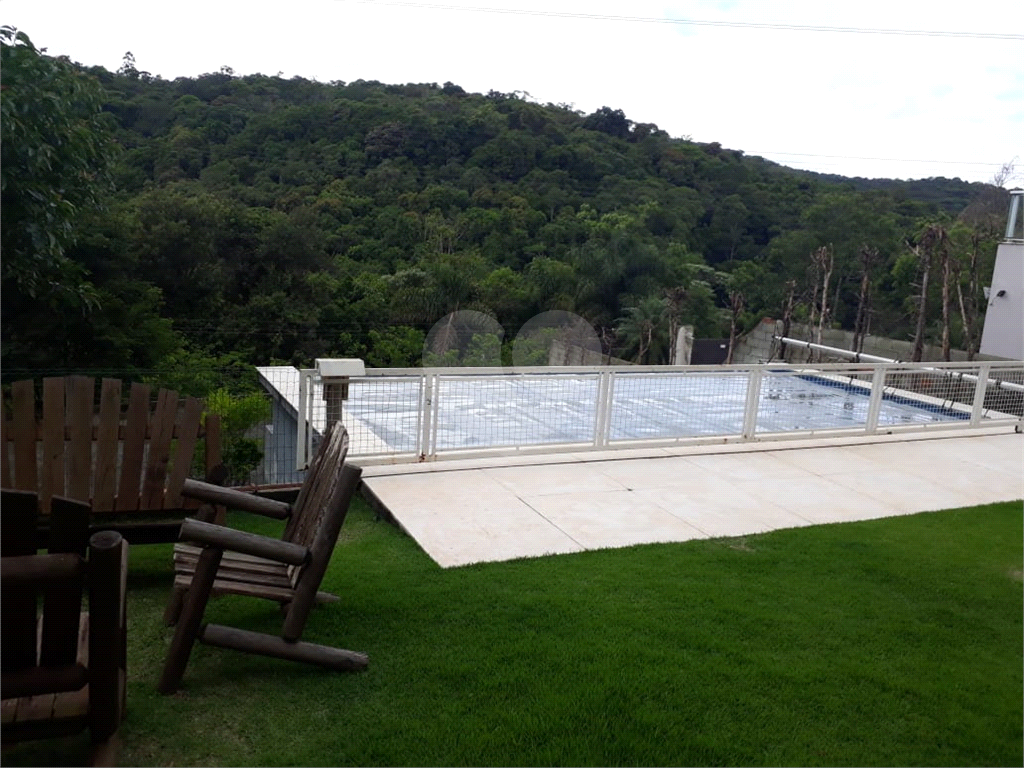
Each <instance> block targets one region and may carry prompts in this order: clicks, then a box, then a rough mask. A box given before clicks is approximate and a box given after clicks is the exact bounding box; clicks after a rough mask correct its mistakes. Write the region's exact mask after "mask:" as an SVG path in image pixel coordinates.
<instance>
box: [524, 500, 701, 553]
mask: <svg viewBox="0 0 1024 768" xmlns="http://www.w3.org/2000/svg"><path fill="white" fill-rule="evenodd" d="M523 500H524V501H525V502H526V503H527V504H529V505H530V506H531V507H533V508H534V509H535V510H537V512H538V513H539V514H541V515H543V516H544V517H545V518H546V519H548V520H550V521H551V522H552V523H553V524H554V525H555V526H557V527H558V528H559V529H560V530H562V531H564V532H565V534H566V535H568V536H569V537H571V538H572V539H573V541H576V542H578V543H579V544H580V545H582V546H584V547H586V548H587V549H603V548H606V547H627V546H632V545H633V544H649V543H654V542H665V541H689V540H690V539H703V538H707V534H706V533H704V532H703V531H701V530H699V529H698V528H694V527H693V526H692V525H689V524H687V523H685V522H683V521H682V520H680V519H679V518H678V517H675V516H674V515H672V514H670V513H668V512H666V511H665V510H664V509H662V508H661V507H659V506H657V505H656V504H653V503H651V502H649V501H646V500H644V499H643V498H642V497H640V496H639V495H638V494H636V493H633V492H632V491H605V492H597V491H584V492H581V493H560V494H547V495H543V496H526V497H524V498H523Z"/></svg>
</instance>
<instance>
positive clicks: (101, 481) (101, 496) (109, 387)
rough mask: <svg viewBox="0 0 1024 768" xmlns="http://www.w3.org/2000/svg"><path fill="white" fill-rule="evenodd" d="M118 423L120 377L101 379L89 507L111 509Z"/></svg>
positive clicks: (119, 414)
mask: <svg viewBox="0 0 1024 768" xmlns="http://www.w3.org/2000/svg"><path fill="white" fill-rule="evenodd" d="M120 426H121V380H120V379H104V380H103V385H102V387H101V389H100V423H99V427H98V429H97V431H96V471H95V474H94V478H93V484H94V488H93V493H92V508H93V509H94V510H96V511H97V512H110V511H112V510H113V509H114V499H115V497H116V495H117V438H118V432H119V431H120Z"/></svg>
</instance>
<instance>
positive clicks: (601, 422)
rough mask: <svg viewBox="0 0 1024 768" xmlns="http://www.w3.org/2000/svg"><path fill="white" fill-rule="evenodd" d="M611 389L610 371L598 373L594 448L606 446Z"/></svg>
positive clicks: (610, 408)
mask: <svg viewBox="0 0 1024 768" xmlns="http://www.w3.org/2000/svg"><path fill="white" fill-rule="evenodd" d="M612 387H613V379H612V372H611V371H598V374H597V403H596V406H595V413H594V447H595V448H605V447H607V445H608V433H609V431H610V422H611V412H612V396H611V393H612Z"/></svg>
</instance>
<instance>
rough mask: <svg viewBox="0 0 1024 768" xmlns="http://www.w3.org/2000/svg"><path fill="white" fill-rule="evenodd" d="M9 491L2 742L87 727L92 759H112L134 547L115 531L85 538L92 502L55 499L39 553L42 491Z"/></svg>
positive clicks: (0, 680)
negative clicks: (84, 603)
mask: <svg viewBox="0 0 1024 768" xmlns="http://www.w3.org/2000/svg"><path fill="white" fill-rule="evenodd" d="M2 497H3V498H2V503H3V512H4V522H3V528H2V546H0V550H2V551H0V555H2V557H0V569H2V573H0V584H2V591H3V612H2V614H0V617H2V618H0V621H2V625H3V627H2V629H3V645H2V646H0V655H2V676H0V689H2V691H0V694H2V709H0V714H2V726H0V728H2V734H3V742H4V743H5V744H6V743H11V742H16V741H23V740H27V739H38V738H48V737H56V736H65V735H70V734H74V733H77V732H79V731H81V730H84V729H86V728H88V729H89V730H90V735H91V737H92V742H93V747H94V751H93V756H92V760H93V762H94V763H98V764H113V753H114V749H115V745H114V742H113V737H114V734H115V733H116V731H117V729H118V727H119V725H120V723H121V719H122V717H123V716H124V711H125V690H126V688H125V670H126V665H125V655H126V654H125V641H126V638H125V631H126V602H125V599H126V579H127V573H128V544H127V542H125V541H124V539H123V538H122V537H121V535H120V534H119V533H117V532H116V531H102V532H99V533H95V534H93V535H92V536H91V537H90V538H87V531H88V526H89V507H88V505H86V504H82V503H81V502H76V501H73V500H71V499H65V498H61V497H59V496H55V497H52V499H51V503H50V516H51V525H50V530H49V533H50V539H51V540H50V543H49V544H50V545H49V553H48V554H37V550H36V541H35V539H36V523H37V520H36V517H37V513H38V508H39V506H38V497H37V495H36V494H35V493H33V492H30V491H11V490H5V491H3V493H2ZM40 597H42V611H41V612H40V611H39V610H38V605H39V603H40V601H39V598H40ZM83 597H87V599H88V611H87V612H84V611H82V600H83Z"/></svg>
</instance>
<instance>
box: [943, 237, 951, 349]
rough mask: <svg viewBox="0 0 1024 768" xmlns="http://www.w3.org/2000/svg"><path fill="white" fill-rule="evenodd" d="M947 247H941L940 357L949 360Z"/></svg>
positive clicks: (948, 259) (949, 274)
mask: <svg viewBox="0 0 1024 768" xmlns="http://www.w3.org/2000/svg"><path fill="white" fill-rule="evenodd" d="M949 262H950V258H949V248H948V247H945V248H943V249H942V359H943V360H945V361H946V362H947V363H948V362H949V282H950V277H951V276H952V268H951V265H950V263H949Z"/></svg>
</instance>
